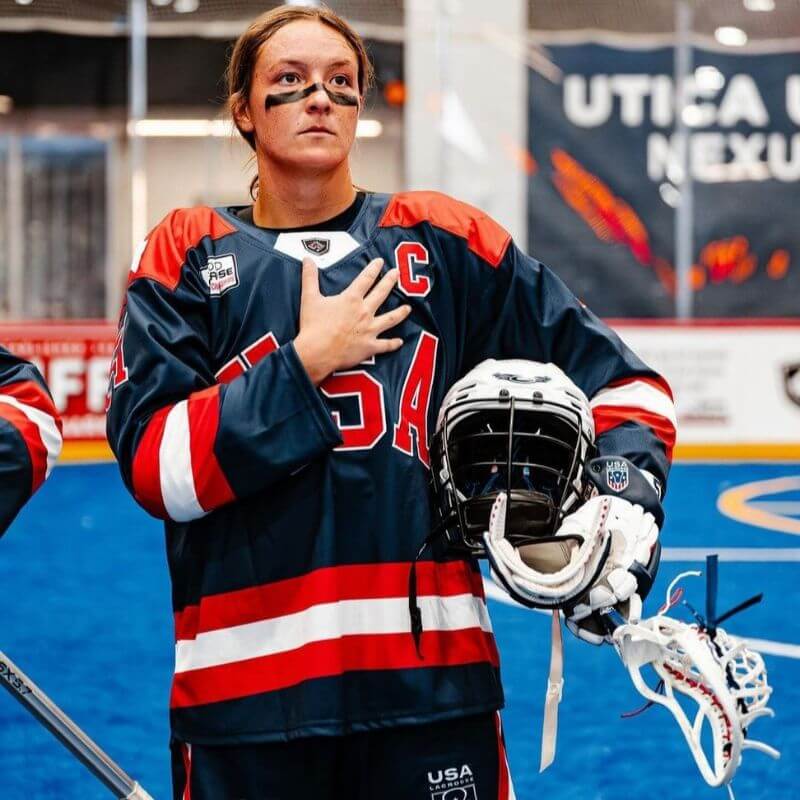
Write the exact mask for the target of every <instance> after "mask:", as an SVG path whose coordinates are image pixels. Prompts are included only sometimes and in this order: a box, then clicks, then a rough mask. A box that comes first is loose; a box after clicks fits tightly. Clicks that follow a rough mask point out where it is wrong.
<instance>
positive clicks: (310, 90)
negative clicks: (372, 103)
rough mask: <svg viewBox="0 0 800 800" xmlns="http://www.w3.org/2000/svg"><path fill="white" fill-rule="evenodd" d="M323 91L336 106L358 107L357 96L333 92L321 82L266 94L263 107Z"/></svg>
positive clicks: (292, 101)
mask: <svg viewBox="0 0 800 800" xmlns="http://www.w3.org/2000/svg"><path fill="white" fill-rule="evenodd" d="M320 90H321V91H323V92H325V94H326V95H328V97H329V98H330V100H331V102H332V103H336V105H338V106H355V107H358V105H359V101H358V97H356V96H355V95H352V94H349V93H347V92H333V91H331V90H330V89H329V88H328V87H327V86H325V85H324V84H322V83H312V84H311V85H310V86H306V88H305V89H297V90H296V91H294V92H281V93H279V94H268V95H267V96H266V97H265V98H264V108H266V110H267V111H269V110H270V109H271V108H272V107H273V106H282V105H285V104H286V103H297V102H299V101H300V100H305V98H306V97H308V96H309V95H312V94H314V92H319V91H320Z"/></svg>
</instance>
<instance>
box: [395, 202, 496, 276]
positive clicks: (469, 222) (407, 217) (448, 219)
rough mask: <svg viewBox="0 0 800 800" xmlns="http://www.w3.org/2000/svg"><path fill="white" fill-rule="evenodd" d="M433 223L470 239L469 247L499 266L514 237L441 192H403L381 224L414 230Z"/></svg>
mask: <svg viewBox="0 0 800 800" xmlns="http://www.w3.org/2000/svg"><path fill="white" fill-rule="evenodd" d="M421 222H429V223H430V224H431V225H433V226H434V227H436V228H441V229H442V230H445V231H447V232H448V233H452V234H454V235H455V236H460V237H461V238H462V239H466V240H467V247H468V248H469V249H470V250H471V251H472V252H473V253H475V255H476V256H478V257H479V258H482V259H483V260H484V261H486V262H487V263H489V264H491V265H492V266H493V267H497V266H498V265H499V264H500V262H501V261H502V260H503V256H504V255H505V253H506V250H507V249H508V245H509V243H510V242H511V234H509V232H508V231H507V230H506V229H505V228H503V226H502V225H499V224H498V223H497V222H495V221H494V220H493V219H492V218H491V217H490V216H488V215H487V214H485V213H484V212H483V211H481V210H480V209H479V208H475V207H474V206H470V205H468V204H467V203H462V202H461V201H459V200H454V199H453V198H452V197H448V196H447V195H446V194H441V193H440V192H402V193H400V194H396V195H393V196H392V198H391V200H389V205H388V206H386V211H384V212H383V217H382V218H381V221H380V226H381V227H382V228H389V227H392V226H398V227H401V228H411V227H413V226H414V225H419V224H420V223H421Z"/></svg>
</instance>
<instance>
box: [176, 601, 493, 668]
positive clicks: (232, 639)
mask: <svg viewBox="0 0 800 800" xmlns="http://www.w3.org/2000/svg"><path fill="white" fill-rule="evenodd" d="M418 603H419V607H420V610H421V611H422V627H423V629H424V630H426V631H457V630H463V629H465V628H478V627H479V628H481V630H483V631H484V632H486V633H491V632H492V624H491V622H490V620H489V613H488V611H487V609H486V603H485V602H484V601H483V600H481V598H479V597H475V595H473V594H459V595H451V596H448V597H440V596H439V595H431V596H423V597H419V598H418ZM384 633H409V635H410V629H409V619H408V598H406V597H389V598H370V599H365V600H340V601H338V602H335V603H321V604H319V605H315V606H312V607H311V608H307V609H304V610H303V611H298V612H296V613H294V614H286V615H285V616H282V617H275V618H274V619H266V620H259V621H258V622H249V623H247V624H245V625H236V626H234V627H231V628H222V629H220V630H216V631H208V632H207V633H200V634H198V635H197V637H196V638H195V639H183V640H180V641H178V642H177V644H176V645H175V672H176V674H177V673H181V672H188V671H189V670H194V669H202V668H204V667H217V666H220V665H222V664H231V663H235V662H237V661H244V660H246V659H250V658H259V657H260V656H270V655H275V654H277V653H283V652H287V651H289V650H295V649H297V648H299V647H303V646H305V645H308V644H312V643H313V642H321V641H325V640H329V639H338V638H340V637H342V636H355V635H365V634H384Z"/></svg>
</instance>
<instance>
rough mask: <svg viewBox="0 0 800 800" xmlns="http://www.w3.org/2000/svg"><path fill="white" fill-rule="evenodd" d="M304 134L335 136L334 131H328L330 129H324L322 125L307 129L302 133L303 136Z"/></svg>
mask: <svg viewBox="0 0 800 800" xmlns="http://www.w3.org/2000/svg"><path fill="white" fill-rule="evenodd" d="M304 133H317V134H328V136H335V134H334V132H333V131H331V130H328V128H324V127H322V125H312V126H311V127H310V128H306V129H305V130H302V131H300V134H301V135H302V134H304Z"/></svg>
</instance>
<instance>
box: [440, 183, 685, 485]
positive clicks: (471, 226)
mask: <svg viewBox="0 0 800 800" xmlns="http://www.w3.org/2000/svg"><path fill="white" fill-rule="evenodd" d="M429 204H431V201H430V200H429ZM443 205H444V208H442V206H443ZM428 218H429V220H430V221H431V222H432V224H433V225H434V227H435V228H437V236H438V239H439V243H440V246H441V251H442V255H443V257H444V261H445V263H446V266H447V269H448V272H449V281H450V285H451V287H452V291H453V305H454V307H455V309H456V315H457V318H458V319H461V320H463V322H462V324H461V330H462V332H463V333H462V336H463V342H462V343H459V345H458V346H459V347H460V348H461V349H460V353H459V356H460V358H459V362H460V364H461V369H462V374H463V372H466V371H468V370H469V369H471V368H472V367H473V366H475V365H476V364H478V363H480V362H481V361H483V360H484V359H486V358H525V359H531V360H534V361H542V362H553V363H555V364H557V365H558V366H559V367H561V369H563V370H564V372H566V374H567V375H568V376H569V377H570V378H571V379H572V380H573V381H574V382H575V383H576V384H577V385H578V386H579V387H580V388H581V389H582V390H583V392H584V393H585V394H586V396H587V397H588V398H589V400H590V403H591V406H592V411H593V413H594V422H595V433H596V445H597V450H598V455H618V456H624V457H625V458H627V459H629V460H630V461H631V462H633V463H634V464H635V465H636V466H637V467H639V468H640V469H643V470H645V471H646V472H647V473H649V475H650V476H651V477H653V478H655V479H656V481H657V484H656V487H657V489H659V492H660V493H661V492H663V489H664V486H665V485H666V479H667V475H668V472H669V467H670V463H671V460H672V449H673V446H674V443H675V411H674V405H673V399H672V393H671V390H670V387H669V385H668V384H667V382H666V381H665V380H664V378H663V377H661V376H660V375H659V374H658V373H656V372H655V371H654V370H652V369H651V368H650V367H648V366H647V364H645V363H644V362H643V361H642V360H641V359H640V358H639V357H638V356H637V355H636V354H635V353H634V352H633V351H632V350H631V349H630V348H629V347H627V346H626V345H625V343H624V342H623V341H622V340H621V339H620V338H619V336H617V334H616V333H614V331H612V330H611V329H610V328H609V327H608V326H607V325H605V323H603V322H602V321H601V320H600V319H599V318H598V317H597V316H596V315H595V314H593V313H592V312H591V311H590V310H589V309H588V308H586V307H585V306H584V304H583V303H581V302H580V301H579V300H578V299H577V298H576V297H575V296H574V295H573V294H572V292H571V291H570V290H569V289H568V288H567V287H566V286H565V285H564V283H563V282H562V281H561V280H560V279H559V278H558V277H557V276H556V275H555V274H554V273H553V272H552V271H551V270H550V269H548V268H547V267H546V266H544V265H543V264H541V263H539V262H538V261H536V260H535V259H533V258H531V257H530V256H528V255H526V254H525V253H523V252H522V251H521V250H520V249H519V248H518V247H516V246H515V245H514V242H513V241H512V240H511V237H510V235H509V234H508V233H507V232H506V231H505V230H504V229H503V228H502V227H501V226H500V225H498V224H497V223H496V222H495V221H494V220H492V219H491V218H490V217H488V216H486V215H485V214H484V213H483V212H481V211H479V210H478V209H475V208H472V207H471V206H467V205H465V204H461V203H457V202H456V201H453V200H450V199H449V198H439V199H435V200H434V201H433V202H432V204H431V207H430V208H429V210H428Z"/></svg>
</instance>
